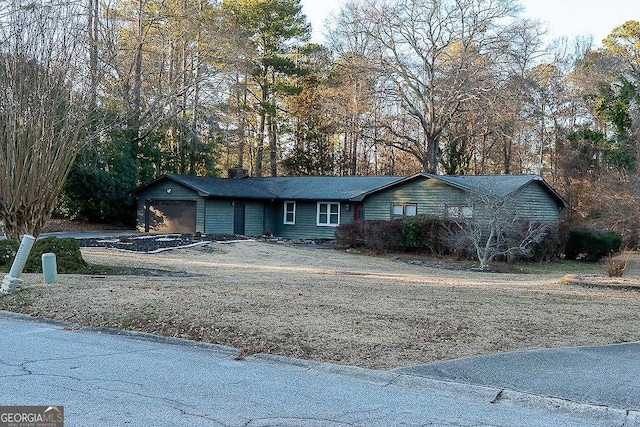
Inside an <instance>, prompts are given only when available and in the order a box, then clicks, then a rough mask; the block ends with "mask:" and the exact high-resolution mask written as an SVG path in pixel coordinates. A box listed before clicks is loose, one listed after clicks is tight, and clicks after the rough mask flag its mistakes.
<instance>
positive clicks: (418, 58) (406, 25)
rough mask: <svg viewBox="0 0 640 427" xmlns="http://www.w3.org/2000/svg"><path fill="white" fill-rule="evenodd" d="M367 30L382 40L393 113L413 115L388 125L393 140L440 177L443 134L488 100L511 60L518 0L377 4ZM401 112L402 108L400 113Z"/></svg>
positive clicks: (369, 9)
mask: <svg viewBox="0 0 640 427" xmlns="http://www.w3.org/2000/svg"><path fill="white" fill-rule="evenodd" d="M364 8H365V10H366V13H367V16H366V19H368V20H369V21H371V22H373V25H368V26H362V27H361V28H363V31H366V32H367V36H368V37H371V38H372V39H374V40H375V43H374V45H375V46H377V47H378V51H377V58H372V60H373V61H375V63H376V64H377V65H378V68H379V71H380V73H381V74H382V75H384V76H385V80H384V85H383V86H381V88H380V89H381V90H383V91H384V93H385V94H386V96H387V101H388V105H395V107H394V108H393V109H392V110H391V111H390V112H391V113H394V112H395V113H397V114H395V115H396V116H397V115H403V116H406V117H408V118H409V119H410V120H411V121H412V126H410V127H409V128H408V129H407V128H403V127H399V126H400V124H402V123H404V122H405V120H402V119H400V120H398V119H393V118H392V119H391V120H390V121H389V122H388V124H387V125H386V126H385V130H386V132H387V136H386V138H385V139H386V143H388V144H391V145H393V146H395V147H397V148H399V149H401V150H404V151H406V152H408V153H410V154H412V155H413V156H415V157H416V158H417V159H418V160H419V161H420V162H421V163H422V165H423V170H424V171H425V172H431V173H435V172H436V169H437V166H438V145H439V142H440V137H441V134H442V132H443V130H444V129H446V128H447V126H448V125H449V124H450V122H451V120H452V119H453V118H455V117H456V116H457V115H459V114H460V113H461V111H462V110H463V106H464V105H468V104H469V103H470V101H476V100H478V99H481V98H483V97H484V96H485V93H486V92H487V91H490V90H491V89H492V88H493V87H494V86H495V84H496V80H495V79H494V78H493V76H494V74H495V70H496V69H497V68H499V64H500V63H502V62H503V61H504V60H505V57H506V55H507V53H508V50H509V47H510V44H509V40H508V35H509V34H512V31H507V29H509V28H511V27H510V24H511V23H512V22H513V19H512V18H513V17H514V16H515V14H516V13H517V12H518V4H517V2H515V1H513V0H456V1H453V0H403V1H398V0H386V1H385V0H380V1H375V0H371V1H368V2H367V3H366V6H364ZM394 110H395V111H394Z"/></svg>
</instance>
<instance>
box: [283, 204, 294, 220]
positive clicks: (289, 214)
mask: <svg viewBox="0 0 640 427" xmlns="http://www.w3.org/2000/svg"><path fill="white" fill-rule="evenodd" d="M283 223H284V224H295V223H296V202H284V221H283Z"/></svg>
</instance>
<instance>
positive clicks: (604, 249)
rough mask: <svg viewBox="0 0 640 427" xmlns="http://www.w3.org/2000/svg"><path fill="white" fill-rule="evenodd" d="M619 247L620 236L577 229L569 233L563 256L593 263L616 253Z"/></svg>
mask: <svg viewBox="0 0 640 427" xmlns="http://www.w3.org/2000/svg"><path fill="white" fill-rule="evenodd" d="M621 245H622V236H621V235H620V234H618V233H614V232H612V231H605V230H595V229H591V228H577V229H574V230H571V231H570V232H569V239H568V241H567V247H566V249H565V255H566V257H567V258H569V259H582V260H585V261H589V262H595V261H599V260H601V259H602V258H604V257H606V256H608V255H611V254H613V253H616V252H618V251H619V250H620V246H621Z"/></svg>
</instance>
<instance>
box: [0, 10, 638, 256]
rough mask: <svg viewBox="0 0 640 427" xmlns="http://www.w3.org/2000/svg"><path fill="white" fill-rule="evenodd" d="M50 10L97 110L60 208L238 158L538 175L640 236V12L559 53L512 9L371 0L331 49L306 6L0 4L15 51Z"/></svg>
mask: <svg viewBox="0 0 640 427" xmlns="http://www.w3.org/2000/svg"><path fill="white" fill-rule="evenodd" d="M54 9H55V10H56V11H57V12H56V14H54V15H52V14H48V15H47V16H48V18H47V19H49V21H47V22H49V24H48V26H47V28H51V29H50V31H52V32H54V33H55V34H58V35H60V34H61V32H64V33H65V35H66V37H65V40H67V42H68V43H69V44H71V42H73V43H72V44H73V46H74V50H73V51H74V55H73V61H72V63H73V67H68V68H72V71H73V72H72V73H67V78H68V85H69V86H68V88H69V90H70V91H71V93H72V94H73V99H76V100H79V99H82V102H83V103H85V104H83V105H86V111H87V112H88V117H89V120H87V121H86V122H84V123H86V124H84V125H83V131H84V132H83V133H82V134H83V137H84V141H83V143H82V145H81V146H80V147H79V152H78V156H77V157H76V158H75V162H74V163H73V166H72V168H71V170H70V172H69V173H68V176H67V179H66V184H65V187H64V190H63V193H62V197H61V199H60V200H59V203H58V205H57V208H56V209H57V211H58V212H59V213H61V214H65V215H68V216H70V217H84V218H89V219H91V220H100V221H130V220H132V219H133V216H132V217H131V219H127V218H128V216H127V214H125V213H126V212H130V209H131V207H132V206H133V204H132V201H131V199H130V196H129V192H130V191H131V190H132V189H133V188H135V187H136V186H137V185H139V184H141V183H145V182H148V181H150V180H152V179H154V178H157V177H158V176H160V175H161V174H163V173H178V174H197V175H201V176H224V175H225V174H226V171H227V169H229V168H231V167H244V168H247V169H248V170H249V172H250V174H251V175H252V176H272V175H273V176H275V175H311V174H322V175H380V174H392V175H407V174H413V173H416V172H420V171H425V172H431V173H446V174H519V173H540V174H541V175H542V176H543V177H544V178H545V179H546V180H547V181H548V182H549V183H550V184H551V185H553V186H554V187H555V188H556V189H558V191H559V192H560V193H561V195H562V196H563V197H565V198H566V199H567V200H568V201H569V202H570V204H571V211H570V213H569V214H568V220H569V221H571V222H572V223H574V224H588V225H592V226H596V227H600V228H607V229H612V230H616V231H619V232H621V233H623V234H624V235H625V239H626V242H627V243H628V244H630V245H631V246H633V245H635V246H636V247H637V245H638V243H637V241H638V239H637V234H638V230H637V228H638V227H637V224H638V220H639V219H640V218H639V214H638V209H637V208H638V202H639V201H640V200H639V196H640V185H639V184H640V182H639V179H638V177H639V174H638V167H639V165H638V138H639V132H640V129H639V125H640V113H639V110H638V100H639V99H640V86H639V85H640V24H639V23H638V22H637V21H628V22H626V23H625V22H621V23H620V24H621V25H620V26H619V27H616V28H612V29H611V33H610V35H609V36H608V37H607V38H606V39H605V40H604V41H603V42H602V44H601V45H598V46H597V47H595V45H594V44H593V43H592V41H591V40H588V39H575V40H568V39H563V40H554V41H553V43H552V44H550V45H547V44H545V38H544V31H543V28H542V26H541V24H540V23H538V22H534V21H531V20H527V19H524V18H522V17H521V15H520V12H521V7H520V4H519V3H518V1H515V0H456V1H454V0H401V1H400V0H376V1H374V0H365V1H355V2H346V3H345V4H344V6H343V8H342V10H341V11H340V12H339V13H338V15H337V16H335V17H334V19H333V21H332V22H330V23H329V24H330V25H329V26H330V31H329V32H328V34H327V36H326V43H325V45H317V44H312V43H309V39H310V27H309V25H308V23H307V20H306V17H305V15H304V14H303V13H302V7H301V4H300V1H299V0H235V1H231V0H225V1H213V0H210V1H206V0H78V1H55V2H50V1H42V2H35V3H34V2H30V1H23V0H18V1H0V25H2V26H3V33H2V35H3V42H4V43H3V44H2V45H0V54H2V55H4V57H5V58H9V57H14V58H15V56H16V55H18V56H20V55H28V52H27V51H25V52H21V51H20V46H18V45H17V44H15V43H14V44H13V45H15V46H14V47H15V49H14V48H12V49H7V48H6V46H8V45H7V40H14V39H15V40H18V39H20V40H30V38H29V37H30V34H29V33H28V31H27V33H24V31H23V33H21V34H22V35H20V36H18V35H17V33H16V31H15V28H14V27H15V25H17V21H16V20H15V19H14V18H13V17H15V16H16V15H20V16H22V18H21V19H23V20H28V19H35V20H36V21H37V19H42V15H43V14H42V10H54ZM38 11H39V12H38ZM38 16H40V18H38ZM52 17H53V18H52ZM54 18H55V19H57V20H58V22H57V24H58V25H57V26H56V25H53V24H52V23H51V19H54ZM70 29H74V30H73V31H71V30H70ZM27 30H28V28H27ZM29 31H31V30H29ZM33 31H36V30H33ZM38 31H40V32H42V31H43V30H42V28H40V30H38ZM13 45H12V46H13ZM16 46H17V47H16ZM50 48H51V49H54V50H55V49H56V48H57V47H56V46H51V47H50ZM36 60H37V58H36ZM42 62H43V61H42V60H40V63H42ZM69 63H70V62H69V61H67V65H68V64H69ZM52 69H55V66H54V67H53V68H52ZM0 89H1V90H0V91H6V90H12V89H11V82H10V81H7V80H6V79H3V80H2V81H0ZM7 105H8V104H7ZM69 114H77V112H74V111H73V109H69ZM70 122H73V123H77V122H78V121H70ZM4 172H5V173H7V172H6V171H4Z"/></svg>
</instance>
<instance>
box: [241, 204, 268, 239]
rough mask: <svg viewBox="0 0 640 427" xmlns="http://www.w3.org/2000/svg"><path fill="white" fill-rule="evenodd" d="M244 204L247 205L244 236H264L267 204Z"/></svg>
mask: <svg viewBox="0 0 640 427" xmlns="http://www.w3.org/2000/svg"><path fill="white" fill-rule="evenodd" d="M240 202H241V201H240ZM243 203H244V204H245V219H244V234H245V235H247V236H254V237H255V236H262V235H263V234H264V211H265V204H264V203H262V202H256V201H246V202H243Z"/></svg>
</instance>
